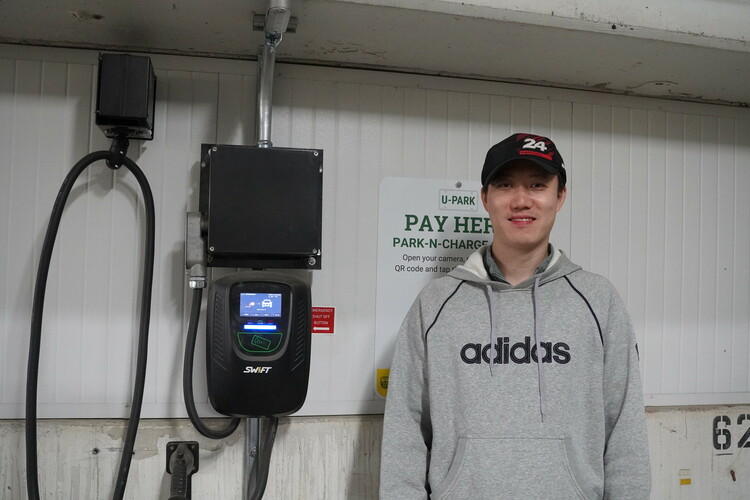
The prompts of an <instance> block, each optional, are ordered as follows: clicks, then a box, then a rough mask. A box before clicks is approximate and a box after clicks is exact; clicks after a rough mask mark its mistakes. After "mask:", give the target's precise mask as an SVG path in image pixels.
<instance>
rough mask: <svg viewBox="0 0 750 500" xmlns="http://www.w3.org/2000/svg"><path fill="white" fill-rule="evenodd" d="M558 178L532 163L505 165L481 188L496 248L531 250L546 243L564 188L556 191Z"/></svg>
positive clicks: (521, 161) (518, 162)
mask: <svg viewBox="0 0 750 500" xmlns="http://www.w3.org/2000/svg"><path fill="white" fill-rule="evenodd" d="M558 182H559V179H558V178H557V176H556V175H551V174H549V173H547V172H546V171H544V170H543V169H542V168H541V167H539V166H538V165H536V164H535V163H532V162H529V161H524V160H518V161H515V162H513V163H511V164H509V165H506V166H505V168H503V170H502V171H501V172H500V173H499V174H498V175H496V176H495V177H494V178H493V179H492V181H491V182H490V183H489V184H488V186H487V189H486V190H483V191H482V203H483V204H484V208H485V210H487V213H489V215H490V220H491V221H492V227H493V228H494V232H495V235H494V239H493V246H494V248H495V249H496V251H500V252H502V251H514V252H519V251H522V252H530V251H532V250H535V249H537V248H539V247H540V246H544V247H545V248H546V246H547V244H548V243H549V235H550V232H551V231H552V226H553V225H554V224H555V216H557V212H559V211H560V209H561V208H562V206H563V202H564V201H565V196H566V194H567V191H566V189H565V188H563V190H562V192H561V193H560V194H558V192H557V186H558Z"/></svg>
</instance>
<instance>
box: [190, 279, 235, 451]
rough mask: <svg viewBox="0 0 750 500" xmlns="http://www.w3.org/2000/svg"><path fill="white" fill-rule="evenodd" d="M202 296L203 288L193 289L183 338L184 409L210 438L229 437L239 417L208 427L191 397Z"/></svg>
mask: <svg viewBox="0 0 750 500" xmlns="http://www.w3.org/2000/svg"><path fill="white" fill-rule="evenodd" d="M202 298H203V289H202V288H194V289H193V304H192V306H191V308H190V320H189V321H188V334H187V339H186V340H185V359H184V360H183V363H182V393H183V396H184V397H185V409H186V410H187V414H188V417H189V418H190V421H191V422H192V423H193V426H194V427H195V428H196V429H197V430H198V432H200V433H201V434H203V435H204V436H206V437H207V438H211V439H223V438H225V437H229V436H230V435H231V434H232V433H233V432H234V431H235V430H237V427H238V426H239V425H240V419H239V418H237V417H232V418H230V419H229V422H228V423H227V425H226V427H223V428H220V429H212V428H210V427H208V426H207V425H206V424H205V423H204V422H203V421H202V420H201V417H200V415H198V410H196V409H195V398H194V397H193V358H194V357H195V339H196V338H197V337H198V320H199V319H200V316H201V299H202Z"/></svg>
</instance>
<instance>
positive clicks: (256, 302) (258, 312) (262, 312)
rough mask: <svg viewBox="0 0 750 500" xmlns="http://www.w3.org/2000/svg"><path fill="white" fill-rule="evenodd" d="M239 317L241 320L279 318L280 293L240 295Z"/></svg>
mask: <svg viewBox="0 0 750 500" xmlns="http://www.w3.org/2000/svg"><path fill="white" fill-rule="evenodd" d="M240 316H242V317H243V318H280V317H281V294H280V293H244V292H243V293H240Z"/></svg>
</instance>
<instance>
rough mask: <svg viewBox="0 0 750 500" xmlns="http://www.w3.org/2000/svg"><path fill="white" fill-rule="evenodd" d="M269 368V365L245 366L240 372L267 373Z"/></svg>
mask: <svg viewBox="0 0 750 500" xmlns="http://www.w3.org/2000/svg"><path fill="white" fill-rule="evenodd" d="M271 368H272V367H271V366H246V367H245V371H244V372H242V373H268V372H270V371H271Z"/></svg>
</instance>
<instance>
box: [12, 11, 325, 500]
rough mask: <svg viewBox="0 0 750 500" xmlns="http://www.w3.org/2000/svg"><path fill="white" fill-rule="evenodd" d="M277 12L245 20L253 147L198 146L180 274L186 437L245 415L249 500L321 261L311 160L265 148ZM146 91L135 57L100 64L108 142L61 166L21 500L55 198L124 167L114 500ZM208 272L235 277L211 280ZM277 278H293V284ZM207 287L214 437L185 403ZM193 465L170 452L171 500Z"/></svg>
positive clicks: (146, 75)
mask: <svg viewBox="0 0 750 500" xmlns="http://www.w3.org/2000/svg"><path fill="white" fill-rule="evenodd" d="M290 4H291V2H290V1H285V0H270V1H269V7H268V10H267V11H266V14H265V16H262V15H261V16H258V15H256V16H255V19H254V22H253V24H254V27H255V29H256V30H262V31H263V32H264V40H265V43H264V46H263V48H262V52H261V54H260V55H259V58H258V63H259V77H258V99H257V102H258V115H257V128H258V141H257V145H256V146H234V145H232V146H229V145H221V144H204V145H203V146H202V149H201V161H200V165H201V168H200V180H199V184H200V196H199V207H198V210H197V211H194V212H188V214H187V224H186V242H185V265H186V269H187V271H188V274H189V286H190V288H191V289H192V290H193V299H192V307H191V312H190V321H189V326H188V334H187V338H186V344H185V356H184V365H183V395H184V398H185V405H186V409H187V413H188V416H189V418H190V420H191V422H192V423H193V424H194V426H195V427H196V429H197V430H198V431H199V432H200V433H201V434H203V435H204V436H206V437H209V438H215V439H218V438H223V437H226V436H229V435H230V434H231V433H232V432H234V431H235V430H236V428H237V427H238V425H239V423H240V420H241V419H243V418H245V419H246V420H247V426H246V476H247V480H246V498H248V499H254V500H255V499H260V498H262V496H263V492H264V490H265V485H266V481H267V476H268V464H269V461H270V455H271V449H272V447H273V442H274V438H275V434H276V429H277V425H278V417H279V416H284V415H289V414H291V413H294V412H296V411H297V410H299V409H300V407H301V406H302V405H303V403H304V401H305V397H306V395H307V386H308V376H309V370H310V350H311V330H312V328H311V326H312V325H311V309H312V301H311V296H310V286H309V280H310V279H309V278H310V275H309V272H308V271H310V270H315V269H320V268H321V260H322V252H321V233H322V227H321V226H322V179H323V151H322V150H315V149H309V150H308V149H293V148H275V147H273V145H272V143H271V140H270V131H271V95H272V86H273V69H274V62H275V54H276V47H277V45H278V44H279V43H280V42H281V39H282V35H283V34H284V33H285V32H293V31H294V29H295V27H296V19H295V18H293V17H292V16H291V8H290ZM155 87H156V77H155V75H154V71H153V67H152V66H151V61H150V59H149V58H148V57H142V56H130V55H127V54H102V55H101V56H100V61H99V94H98V97H97V116H96V123H97V125H99V126H100V128H101V129H102V131H103V132H104V133H105V135H106V136H107V137H110V138H112V146H111V148H110V150H109V151H98V152H94V153H90V154H88V155H86V156H85V157H84V158H83V159H81V161H79V162H78V163H77V164H76V165H75V166H74V167H73V169H72V170H71V172H70V173H69V174H68V176H67V177H66V179H65V181H64V183H63V186H62V187H61V189H60V193H59V194H58V197H57V199H56V201H55V204H54V207H53V211H52V216H51V217H50V223H49V226H48V229H47V234H46V236H45V241H44V245H43V247H42V255H41V257H40V263H39V270H38V272H37V278H36V285H35V289H34V301H33V311H32V324H31V342H30V347H29V363H28V374H27V398H26V424H27V426H26V445H27V446H26V457H27V491H28V495H29V498H30V499H32V500H33V499H38V498H40V496H41V495H40V492H39V487H38V476H37V442H36V402H37V397H36V395H37V380H38V372H39V351H40V345H41V324H42V311H43V305H44V295H45V288H46V280H47V274H48V271H49V264H50V260H51V255H52V251H53V247H54V241H55V237H56V233H57V229H58V227H59V224H60V220H61V217H62V212H63V209H64V207H65V202H66V200H67V197H68V195H69V194H70V191H71V189H72V187H73V184H74V183H75V181H76V179H77V178H78V176H79V175H80V174H81V173H82V172H83V171H84V170H85V169H86V168H88V167H89V166H90V165H92V164H93V163H95V162H97V161H99V160H105V161H106V164H107V166H108V167H110V168H111V169H112V170H117V169H119V168H120V167H121V166H125V167H126V168H127V169H128V170H130V171H131V173H132V174H133V175H134V176H135V178H136V179H137V180H138V183H139V184H140V186H141V188H142V191H143V198H144V203H145V205H146V214H147V217H146V222H147V228H146V242H145V247H146V248H145V259H144V261H145V264H144V269H143V289H142V294H141V319H140V329H139V332H140V333H139V340H138V360H137V369H136V381H135V388H134V394H133V401H132V406H131V416H130V421H129V424H128V430H127V436H126V439H125V445H124V448H123V454H122V458H121V464H120V470H119V472H118V477H117V482H116V485H115V492H114V498H116V499H120V498H122V497H123V495H124V490H125V486H126V482H127V476H128V472H129V467H130V460H131V457H132V452H133V445H134V441H135V435H136V433H137V427H138V421H139V418H140V409H141V406H142V400H143V391H144V384H145V375H146V373H145V372H146V357H147V344H148V328H149V316H150V304H151V283H152V276H153V265H154V264H153V261H154V240H155V236H154V227H155V223H154V220H155V216H154V202H153V196H152V194H151V190H150V187H149V186H148V182H147V180H146V178H145V176H144V175H143V173H142V172H141V171H140V169H139V167H138V166H137V165H136V164H135V163H134V162H133V161H132V160H131V159H130V158H128V157H127V148H128V145H129V139H136V140H150V139H152V138H153V130H154V121H155V120H154V110H155V104H154V103H155ZM215 268H242V269H246V270H245V271H242V272H236V273H232V274H227V275H223V276H222V277H221V278H218V279H216V280H212V270H213V269H215ZM279 269H295V270H297V271H296V272H295V274H294V275H292V274H288V273H283V272H280V271H278V270H279ZM269 270H273V271H269ZM206 287H207V288H208V289H209V291H208V300H207V302H208V308H207V310H208V318H207V321H206V333H205V334H206V366H207V373H206V377H207V381H208V390H209V399H210V402H211V404H212V406H213V407H214V409H215V410H216V411H217V412H219V413H221V414H224V415H227V416H229V417H231V418H230V420H229V422H228V424H227V425H226V426H225V427H224V428H223V429H214V428H211V427H209V426H207V425H206V424H205V423H204V422H202V420H201V419H200V416H199V415H198V413H197V410H196V408H195V402H194V399H193V388H192V378H193V358H194V354H195V352H194V350H195V340H196V337H197V335H198V332H197V329H198V322H199V317H200V311H201V303H202V298H203V297H202V295H203V294H202V292H203V289H204V288H206ZM263 424H265V425H263ZM262 427H265V435H264V437H263V439H261V428H262ZM197 470H198V449H197V443H195V442H174V443H169V445H168V449H167V472H168V473H170V474H172V484H171V486H172V492H171V494H170V500H172V499H174V500H177V499H189V498H190V476H191V475H192V474H194V473H195V472H196V471H197Z"/></svg>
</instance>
